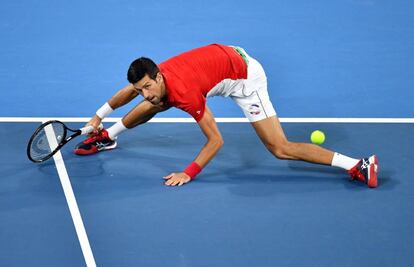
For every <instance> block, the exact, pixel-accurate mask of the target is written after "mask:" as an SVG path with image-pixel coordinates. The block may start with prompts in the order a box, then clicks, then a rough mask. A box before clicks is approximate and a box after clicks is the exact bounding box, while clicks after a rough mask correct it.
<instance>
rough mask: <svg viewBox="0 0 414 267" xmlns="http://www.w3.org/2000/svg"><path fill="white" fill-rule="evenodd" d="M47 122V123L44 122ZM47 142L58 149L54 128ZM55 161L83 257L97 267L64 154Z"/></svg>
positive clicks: (91, 266) (89, 264) (56, 157)
mask: <svg viewBox="0 0 414 267" xmlns="http://www.w3.org/2000/svg"><path fill="white" fill-rule="evenodd" d="M43 122H45V121H43ZM45 132H46V136H47V140H48V142H49V145H50V147H57V146H58V144H57V141H56V135H55V132H54V130H53V127H52V126H50V127H46V128H45ZM53 159H54V161H55V164H56V168H57V171H58V175H59V179H60V183H61V184H62V188H63V192H64V193H65V197H66V202H67V203H68V206H69V211H70V214H71V216H72V220H73V224H74V225H75V230H76V234H77V236H78V239H79V243H80V246H81V249H82V253H83V257H84V258H85V262H86V265H87V266H88V267H96V263H95V259H94V257H93V254H92V249H91V246H90V244H89V240H88V236H87V235H86V230H85V226H84V224H83V221H82V217H81V214H80V211H79V208H78V204H77V202H76V198H75V194H74V193H73V189H72V185H71V183H70V180H69V175H68V172H67V170H66V167H65V162H64V161H63V157H62V153H60V151H58V152H57V153H56V154H55V155H54V156H53Z"/></svg>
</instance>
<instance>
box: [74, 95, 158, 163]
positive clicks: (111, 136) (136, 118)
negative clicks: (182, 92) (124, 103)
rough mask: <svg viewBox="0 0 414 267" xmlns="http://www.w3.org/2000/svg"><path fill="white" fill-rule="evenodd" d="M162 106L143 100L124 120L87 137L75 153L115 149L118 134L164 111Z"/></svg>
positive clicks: (87, 153)
mask: <svg viewBox="0 0 414 267" xmlns="http://www.w3.org/2000/svg"><path fill="white" fill-rule="evenodd" d="M164 110H165V109H164V108H163V107H160V106H154V105H153V104H151V103H150V102H148V101H145V100H143V101H141V102H140V103H139V104H138V105H136V106H135V107H134V108H133V109H131V110H130V111H129V112H128V113H127V114H126V115H125V116H124V117H123V118H122V120H120V121H118V122H116V123H115V124H113V125H112V126H111V127H109V128H108V129H103V130H102V131H101V132H100V133H99V134H97V135H94V136H92V137H89V138H87V139H86V140H84V141H83V142H81V143H79V144H78V145H77V146H76V147H75V151H74V152H75V154H78V155H89V154H94V153H97V152H99V151H103V150H109V149H114V148H115V147H116V146H117V142H116V139H117V137H118V135H120V134H121V133H122V132H124V131H125V130H127V129H131V128H134V127H135V126H137V125H139V124H142V123H145V122H147V121H148V120H150V119H151V118H152V117H153V116H154V115H155V114H156V113H158V112H161V111H164Z"/></svg>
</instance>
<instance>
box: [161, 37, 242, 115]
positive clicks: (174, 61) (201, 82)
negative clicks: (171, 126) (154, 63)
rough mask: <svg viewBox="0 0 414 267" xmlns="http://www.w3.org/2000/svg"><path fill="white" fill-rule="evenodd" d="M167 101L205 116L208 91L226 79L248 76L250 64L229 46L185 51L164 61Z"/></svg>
mask: <svg viewBox="0 0 414 267" xmlns="http://www.w3.org/2000/svg"><path fill="white" fill-rule="evenodd" d="M158 67H159V69H160V71H161V74H162V75H163V77H164V82H165V86H166V92H167V101H166V104H167V105H170V106H173V107H177V108H179V109H182V110H183V111H185V112H187V113H189V114H190V115H191V116H192V117H193V118H194V119H195V120H196V121H197V122H198V121H200V120H201V118H203V115H204V110H205V105H206V96H207V93H208V92H209V91H210V90H211V89H212V88H213V87H214V86H215V85H217V84H218V83H220V82H221V81H223V80H224V79H232V80H238V79H247V65H246V62H245V61H244V60H243V58H242V57H241V56H240V55H239V54H238V53H237V52H236V51H235V50H234V49H233V48H232V47H229V46H225V45H221V44H211V45H207V46H204V47H200V48H196V49H193V50H190V51H188V52H184V53H182V54H180V55H178V56H175V57H172V58H170V59H168V60H166V61H164V62H162V63H161V64H159V66H158Z"/></svg>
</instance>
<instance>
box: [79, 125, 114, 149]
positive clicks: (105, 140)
mask: <svg viewBox="0 0 414 267" xmlns="http://www.w3.org/2000/svg"><path fill="white" fill-rule="evenodd" d="M116 145H117V143H116V140H111V138H109V136H108V132H107V131H106V130H105V129H103V130H102V131H101V132H100V133H99V134H97V135H94V136H92V137H89V138H87V139H86V140H85V141H83V142H80V143H79V144H77V145H76V147H75V150H74V152H75V154H77V155H90V154H95V153H98V152H99V151H103V150H109V149H114V148H115V147H116Z"/></svg>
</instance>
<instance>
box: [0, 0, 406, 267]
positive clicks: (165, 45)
mask: <svg viewBox="0 0 414 267" xmlns="http://www.w3.org/2000/svg"><path fill="white" fill-rule="evenodd" d="M413 8H414V4H413V3H412V2H410V1H406V0H397V1H393V2H386V1H375V0H349V1H329V2H327V1H320V0H318V1H312V2H309V1H304V0H300V1H290V2H289V1H270V0H259V1H256V2H254V3H253V2H251V1H244V0H242V1H234V0H226V1H216V0H211V1H208V2H205V1H204V2H203V1H187V0H183V1H175V2H170V1H165V0H161V1H158V2H148V1H147V2H131V1H107V0H105V1H94V0H93V1H88V2H84V1H70V2H69V1H60V2H54V1H50V0H46V1H41V2H35V1H30V0H21V1H11V0H6V1H3V3H2V5H1V8H0V40H1V42H0V48H1V49H0V88H1V93H2V97H1V100H0V138H1V140H2V141H3V148H2V150H1V153H0V162H1V163H0V218H1V220H0V266H11V267H15V266H19V267H20V266H88V267H89V266H108V267H113V266H157V267H158V266H163V267H164V266H190V267H193V266H196V267H200V266H206V267H207V266H208V267H211V266H218V267H221V266H231V267H233V266H237V267H242V266H249V267H250V266H412V262H413V261H414V256H413V254H412V251H413V248H414V239H413V236H414V201H413V197H414V191H413V188H414V180H413V179H411V177H412V175H411V174H412V171H411V166H412V165H413V162H414V156H413V153H412V149H413V134H414V109H413V106H412V101H411V100H412V99H413V98H414V93H413V92H414V91H413V90H412V88H413V86H414V79H413V76H412V69H414V54H413V53H412V51H413V49H414V17H413V16H412V10H413ZM210 43H223V44H229V45H239V46H241V47H243V48H245V49H246V51H247V52H248V53H249V54H250V55H251V56H254V57H255V58H256V59H258V60H259V61H260V62H261V64H262V65H263V67H264V69H265V71H266V74H267V77H268V86H269V94H270V99H271V101H272V102H273V104H274V106H275V109H276V111H277V113H278V116H279V117H280V118H281V122H282V126H283V128H284V130H285V133H286V135H287V136H288V138H289V140H291V141H295V142H309V135H310V133H311V132H312V131H314V130H316V129H319V130H322V131H323V132H324V133H325V134H326V141H325V143H324V144H323V146H324V147H326V148H328V149H331V150H333V151H338V152H340V153H343V154H346V155H349V156H351V157H355V158H361V157H365V156H367V155H370V154H372V153H375V154H376V155H377V156H378V158H379V173H378V177H379V180H378V182H379V185H378V187H377V188H375V189H370V188H368V187H367V186H366V185H365V184H363V183H360V182H356V181H350V180H349V176H348V175H347V173H346V172H344V171H343V170H341V169H339V168H333V167H330V166H322V165H314V164H309V163H305V162H298V161H283V160H278V159H276V158H275V157H274V156H272V155H271V154H270V153H269V152H268V151H267V150H266V148H265V147H264V145H263V144H262V143H261V142H260V140H259V138H258V137H257V135H256V133H255V132H254V130H253V128H252V127H251V125H250V124H249V123H248V122H247V120H246V119H245V118H244V116H243V113H242V112H241V110H240V109H239V107H238V106H237V105H236V104H235V103H233V102H232V101H231V100H229V99H227V98H218V97H215V98H212V99H209V100H208V102H207V103H208V105H209V107H210V108H211V110H212V111H213V113H214V115H215V117H216V119H217V122H218V127H219V129H220V131H221V134H222V135H223V139H224V142H225V144H224V146H223V148H222V149H221V150H220V151H219V153H218V154H217V156H216V157H215V158H214V159H213V160H212V161H211V162H210V163H209V164H208V166H207V167H206V168H205V169H204V170H203V172H202V173H200V174H199V176H197V178H196V179H195V180H194V181H192V182H190V183H189V184H186V185H185V186H182V187H167V186H164V179H163V178H162V177H163V176H165V175H167V174H168V173H170V172H174V171H177V172H179V171H182V169H183V168H184V167H185V166H186V165H187V164H188V163H189V162H190V161H191V160H192V159H194V157H195V156H196V155H197V153H198V152H199V151H200V148H201V146H202V144H203V143H204V142H205V136H204V135H203V134H202V132H201V131H200V128H199V127H198V126H197V124H196V123H195V121H194V120H192V119H190V118H189V116H188V114H186V113H184V112H182V111H180V110H178V109H170V110H168V111H166V112H163V113H160V114H159V115H157V116H156V117H155V118H154V119H153V120H151V121H150V122H149V123H146V124H143V125H140V126H138V127H137V128H135V129H133V130H129V131H126V132H124V133H123V134H122V135H121V136H120V137H119V139H118V147H117V148H116V149H114V150H111V151H105V152H102V153H98V154H96V155H91V156H77V155H75V154H74V153H73V148H74V146H75V145H76V142H77V141H80V140H81V139H82V137H79V139H77V141H74V142H70V143H69V144H67V145H66V146H64V147H63V148H62V150H61V151H60V152H58V153H57V154H56V155H55V156H54V158H52V159H50V160H48V161H46V162H44V163H41V164H34V163H32V162H30V161H29V160H28V158H27V156H26V146H27V142H28V140H29V138H30V136H31V135H32V133H33V131H34V130H35V129H36V128H37V127H38V126H39V125H40V124H41V123H42V122H44V121H47V120H50V119H59V120H62V121H63V122H64V123H65V124H67V125H68V126H70V127H72V128H80V127H82V126H84V125H85V123H86V122H87V121H88V120H89V118H90V117H91V116H92V115H93V114H94V113H95V111H96V110H97V108H99V107H100V106H101V105H102V104H103V103H105V101H107V100H108V98H110V97H111V96H112V95H113V94H114V93H115V92H116V91H117V90H118V89H120V88H121V87H123V86H125V85H126V83H127V80H126V71H127V68H128V66H129V64H130V63H131V61H132V60H134V59H135V58H137V57H139V56H149V57H151V58H153V59H154V60H155V61H156V62H162V61H164V60H166V59H168V58H169V57H171V56H174V55H176V54H178V53H181V52H183V51H187V50H189V49H192V48H195V47H200V46H203V45H206V44H210ZM136 104H137V101H136V100H134V101H132V102H131V103H130V104H128V105H127V106H126V107H123V108H120V109H119V110H116V111H115V112H114V113H112V114H111V116H110V117H109V118H107V119H105V120H104V126H105V127H108V126H110V125H112V124H113V123H114V122H116V121H118V120H119V119H120V118H121V117H122V116H123V115H124V114H126V113H127V112H128V110H130V109H131V108H132V107H133V106H134V105H136Z"/></svg>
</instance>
